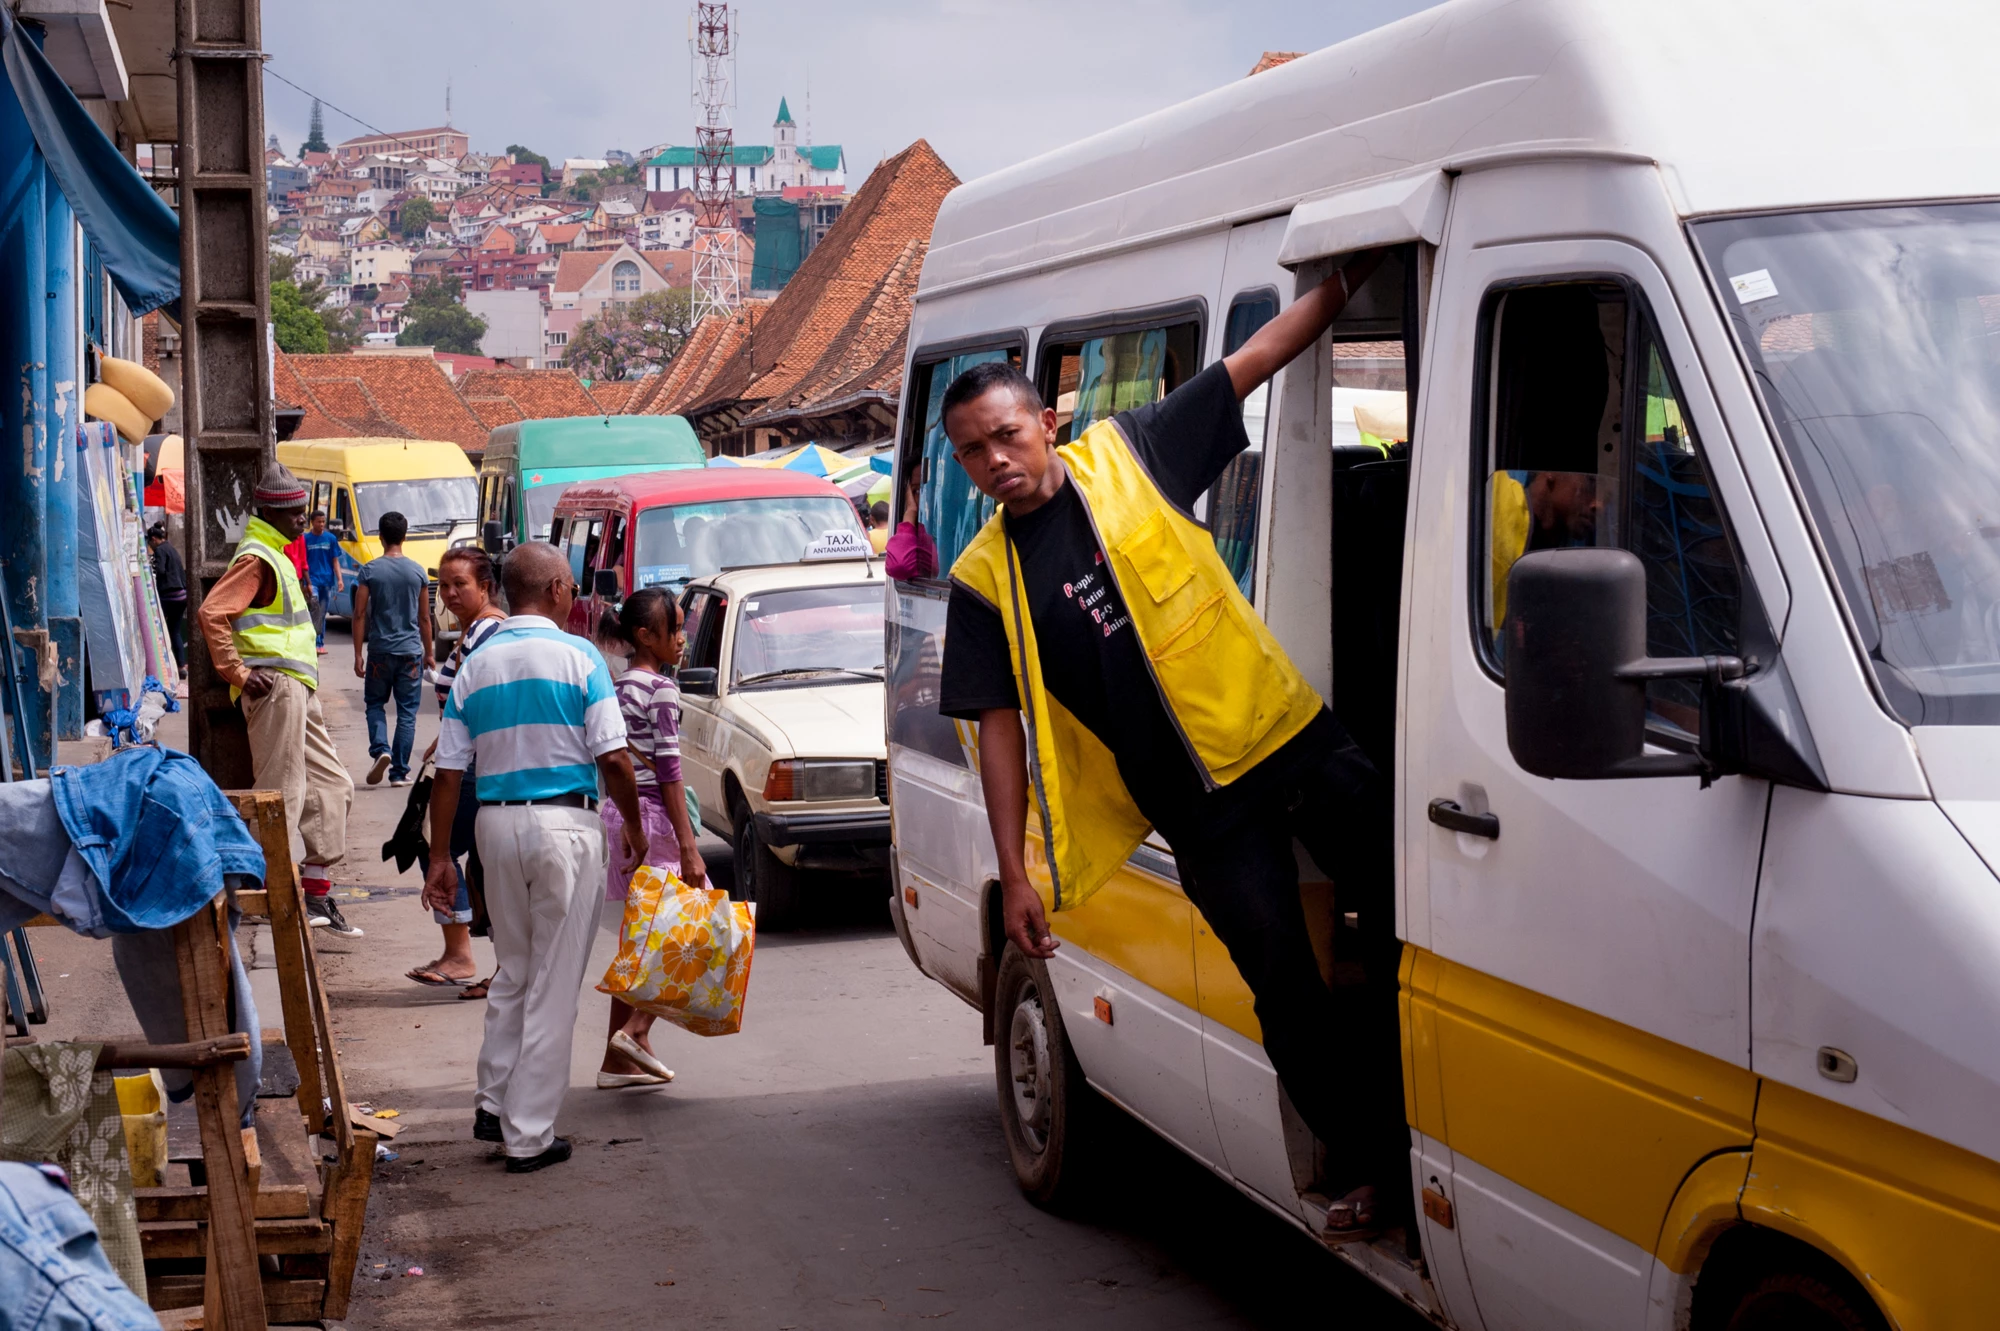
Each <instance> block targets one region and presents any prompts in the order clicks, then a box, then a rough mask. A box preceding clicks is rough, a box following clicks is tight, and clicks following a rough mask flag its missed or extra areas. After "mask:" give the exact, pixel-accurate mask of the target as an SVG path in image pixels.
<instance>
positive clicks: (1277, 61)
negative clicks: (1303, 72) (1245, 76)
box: [1250, 51, 1305, 74]
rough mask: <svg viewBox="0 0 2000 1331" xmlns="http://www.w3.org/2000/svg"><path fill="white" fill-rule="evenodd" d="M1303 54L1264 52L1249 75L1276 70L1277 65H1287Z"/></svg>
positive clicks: (1300, 52) (1301, 52)
mask: <svg viewBox="0 0 2000 1331" xmlns="http://www.w3.org/2000/svg"><path fill="white" fill-rule="evenodd" d="M1304 54H1305V52H1304V51H1266V52H1264V54H1263V55H1262V56H1261V57H1259V58H1258V60H1257V67H1256V68H1255V69H1252V70H1251V71H1250V73H1252V74H1262V73H1263V72H1264V71H1265V70H1267V69H1276V68H1277V67H1278V66H1279V65H1289V64H1290V63H1292V61H1294V60H1297V59H1298V58H1299V57H1300V56H1302V55H1304Z"/></svg>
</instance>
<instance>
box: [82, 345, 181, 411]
mask: <svg viewBox="0 0 2000 1331" xmlns="http://www.w3.org/2000/svg"><path fill="white" fill-rule="evenodd" d="M98 366H99V370H98V376H97V377H98V378H99V379H102V380H103V381H104V382H105V383H107V384H110V385H111V386H112V387H113V388H115V389H117V390H118V391H119V392H121V393H123V394H124V395H125V396H126V397H127V398H128V399H129V400H130V401H131V403H132V405H133V406H135V407H137V408H138V409H139V410H141V411H143V412H145V413H146V419H147V420H149V421H156V420H158V419H160V417H162V416H164V415H166V414H167V412H168V410H169V409H171V408H172V407H173V405H174V390H173V389H171V388H169V387H168V386H167V381H166V380H164V379H162V378H160V376H159V375H157V374H154V373H153V372H152V371H151V370H149V369H147V368H146V367H145V366H143V365H141V364H139V363H138V362H137V361H129V360H119V359H118V358H117V357H116V356H106V357H104V358H103V359H102V360H101V361H99V362H98Z"/></svg>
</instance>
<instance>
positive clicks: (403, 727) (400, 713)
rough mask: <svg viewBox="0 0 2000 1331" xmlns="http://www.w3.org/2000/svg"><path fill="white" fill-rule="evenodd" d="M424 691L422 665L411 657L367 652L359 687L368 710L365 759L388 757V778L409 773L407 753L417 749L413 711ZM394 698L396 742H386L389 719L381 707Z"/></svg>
mask: <svg viewBox="0 0 2000 1331" xmlns="http://www.w3.org/2000/svg"><path fill="white" fill-rule="evenodd" d="M423 691H424V663H423V661H422V659H421V658H419V657H415V656H377V655H376V654H375V653H374V652H372V651H371V652H369V653H368V677H367V678H366V679H365V680H364V681H363V682H362V685H361V702H362V705H363V706H365V707H366V708H367V709H368V756H369V757H370V758H379V757H381V756H382V755H383V754H385V753H386V754H388V755H389V779H390V780H391V781H401V780H402V779H403V778H404V777H406V776H408V775H409V774H410V750H412V749H414V748H415V747H416V746H417V708H418V707H419V706H420V705H421V703H420V699H421V698H422V696H423ZM391 693H394V695H395V698H396V743H395V745H394V747H391V746H390V743H389V718H388V716H387V715H386V714H385V713H384V711H383V708H384V707H386V706H387V705H388V702H389V696H390V694H391Z"/></svg>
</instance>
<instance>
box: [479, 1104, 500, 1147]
mask: <svg viewBox="0 0 2000 1331" xmlns="http://www.w3.org/2000/svg"><path fill="white" fill-rule="evenodd" d="M472 1140H474V1141H476V1142H497V1141H504V1140H506V1138H505V1137H504V1136H503V1135H502V1133H501V1131H500V1116H499V1115H498V1114H489V1113H487V1112H486V1111H485V1110H484V1109H475V1110H473V1111H472Z"/></svg>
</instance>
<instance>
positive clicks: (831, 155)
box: [646, 143, 846, 171]
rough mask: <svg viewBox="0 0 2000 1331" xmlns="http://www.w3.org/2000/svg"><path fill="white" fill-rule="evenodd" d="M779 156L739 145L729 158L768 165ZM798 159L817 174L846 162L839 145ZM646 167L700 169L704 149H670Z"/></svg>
mask: <svg viewBox="0 0 2000 1331" xmlns="http://www.w3.org/2000/svg"><path fill="white" fill-rule="evenodd" d="M776 155H777V153H776V150H774V149H772V148H770V147H768V146H766V145H764V144H752V143H739V144H737V145H736V147H735V149H734V151H733V152H732V153H731V155H730V159H729V164H730V165H731V166H768V165H770V163H771V159H772V158H773V157H775V156H776ZM799 157H800V158H801V159H802V160H804V161H805V162H806V163H808V164H809V165H810V166H811V167H812V169H813V170H815V171H838V170H840V169H841V167H842V166H843V165H844V163H845V160H846V159H845V154H843V153H842V152H841V148H840V145H839V144H837V143H822V144H816V145H814V146H813V147H810V148H801V149H799ZM646 165H647V166H700V165H701V149H699V148H668V149H667V150H666V151H664V152H662V153H661V154H660V155H659V156H657V157H655V158H653V159H652V160H651V161H649V162H647V163H646Z"/></svg>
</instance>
